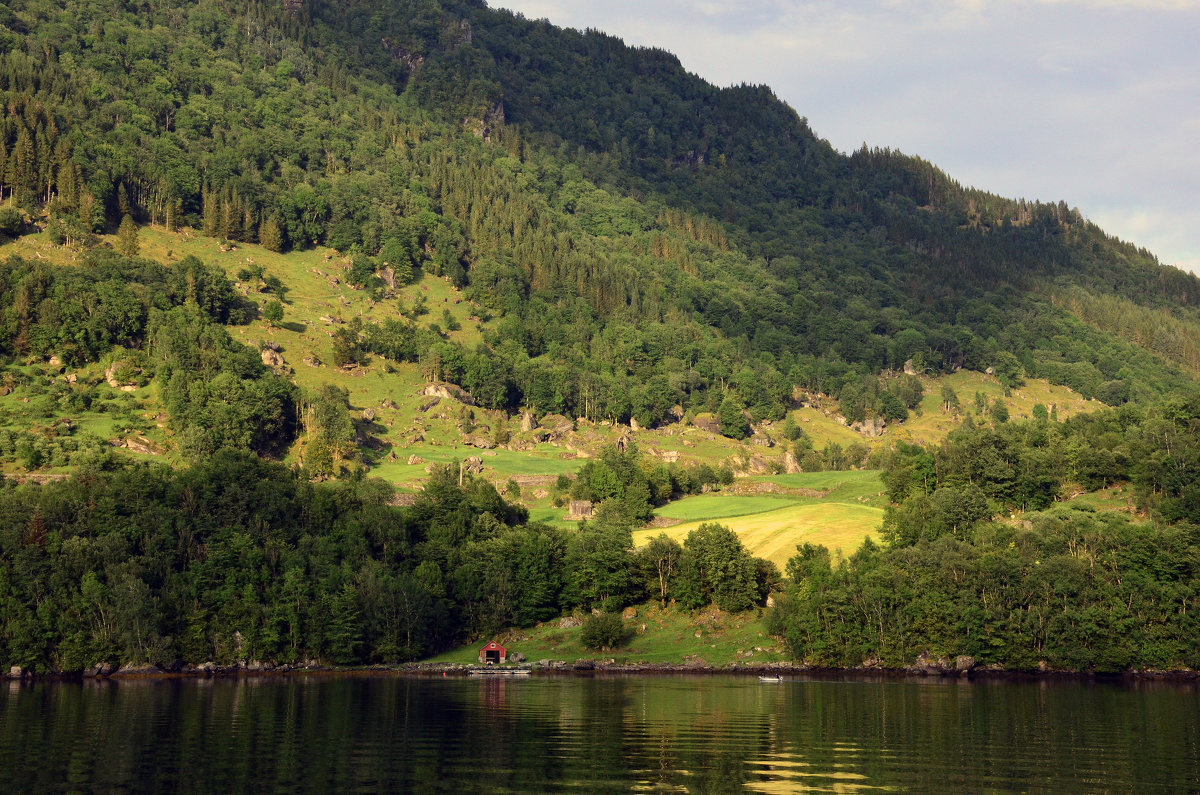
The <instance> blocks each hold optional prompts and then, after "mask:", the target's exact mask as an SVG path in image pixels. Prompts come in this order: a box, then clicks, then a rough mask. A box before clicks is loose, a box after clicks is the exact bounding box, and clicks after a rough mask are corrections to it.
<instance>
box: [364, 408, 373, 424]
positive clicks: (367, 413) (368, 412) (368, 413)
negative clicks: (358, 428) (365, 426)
mask: <svg viewBox="0 0 1200 795" xmlns="http://www.w3.org/2000/svg"><path fill="white" fill-rule="evenodd" d="M363 419H364V420H366V421H367V422H374V421H375V409H363Z"/></svg>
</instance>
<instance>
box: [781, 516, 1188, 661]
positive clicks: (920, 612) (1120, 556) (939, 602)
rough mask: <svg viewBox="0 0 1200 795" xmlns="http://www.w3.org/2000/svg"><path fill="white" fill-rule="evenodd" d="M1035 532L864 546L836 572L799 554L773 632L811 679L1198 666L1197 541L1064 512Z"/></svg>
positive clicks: (1174, 531)
mask: <svg viewBox="0 0 1200 795" xmlns="http://www.w3.org/2000/svg"><path fill="white" fill-rule="evenodd" d="M921 499H925V498H921ZM1029 521H1030V523H1031V529H1028V530H1023V529H1018V528H1014V527H1011V526H1007V525H982V526H980V527H979V529H977V530H976V532H975V533H974V537H973V538H972V539H970V540H965V539H962V538H959V537H955V536H954V535H953V534H946V535H940V536H938V537H936V538H924V539H921V540H919V541H917V542H916V543H914V544H913V545H912V546H893V547H892V548H891V549H887V550H882V549H879V548H878V547H875V546H873V545H870V544H867V545H864V546H863V548H862V549H860V550H859V551H858V552H856V553H855V554H854V555H853V556H851V558H850V560H849V561H848V563H847V564H846V565H843V566H839V567H837V568H831V567H830V561H829V556H828V553H827V552H824V550H818V549H814V548H811V547H806V548H802V549H801V550H800V554H799V555H797V556H796V557H794V558H792V560H791V561H790V562H789V563H788V567H787V568H788V574H789V576H790V577H791V579H792V582H791V585H790V586H789V589H788V597H787V598H786V599H782V600H780V601H779V606H778V607H777V608H776V609H775V610H774V615H772V616H771V619H770V620H771V623H772V625H773V626H775V627H776V628H778V629H780V630H782V632H783V634H784V637H785V638H786V642H787V645H788V649H789V652H790V653H791V654H792V655H793V656H794V657H796V658H797V659H802V660H805V661H806V662H809V663H811V664H815V665H834V666H847V665H857V664H860V663H861V662H862V661H863V660H864V659H867V658H869V657H874V658H876V659H878V660H880V661H881V662H882V663H883V664H884V665H892V666H902V665H911V664H912V661H913V660H914V659H915V658H916V657H917V655H919V654H928V655H931V656H941V657H947V658H950V659H953V658H954V657H955V656H956V655H960V654H964V655H969V656H972V657H974V658H975V659H976V661H977V662H979V663H980V664H985V665H986V664H992V663H1000V664H1002V665H1004V666H1006V667H1009V668H1025V669H1033V668H1036V667H1038V666H1039V665H1040V664H1042V663H1045V664H1048V665H1050V666H1051V667H1053V668H1057V669H1067V670H1078V671H1101V672H1117V671H1125V670H1129V669H1131V668H1140V667H1151V668H1172V667H1193V666H1194V665H1195V664H1196V662H1197V652H1196V648H1195V644H1194V643H1192V642H1191V638H1192V637H1194V633H1195V632H1196V631H1197V628H1196V626H1195V624H1196V621H1197V619H1196V617H1195V616H1194V615H1193V614H1192V613H1193V612H1194V611H1190V610H1184V609H1182V604H1183V603H1184V602H1185V601H1190V600H1191V599H1192V598H1194V595H1195V594H1196V593H1197V591H1198V589H1200V568H1198V566H1200V558H1198V557H1197V554H1196V549H1197V547H1196V538H1195V533H1194V530H1193V529H1192V528H1190V527H1187V526H1179V527H1155V526H1152V525H1145V524H1143V525H1134V524H1132V523H1131V522H1130V521H1129V519H1128V518H1127V517H1124V516H1121V515H1119V514H1092V513H1089V512H1084V511H1075V510H1071V509H1065V508H1059V509H1055V510H1053V511H1050V512H1046V513H1042V514H1033V515H1031V516H1030V517H1029ZM1168 560H1169V561H1170V563H1168V564H1165V565H1164V563H1163V561H1168ZM1181 600H1182V601H1181Z"/></svg>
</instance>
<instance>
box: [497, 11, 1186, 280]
mask: <svg viewBox="0 0 1200 795" xmlns="http://www.w3.org/2000/svg"><path fill="white" fill-rule="evenodd" d="M489 4H490V5H491V6H493V7H502V8H508V9H511V10H513V11H519V12H521V13H523V14H524V15H525V16H526V17H529V18H531V19H542V18H546V19H549V20H550V21H551V22H553V23H554V24H556V25H560V26H564V27H573V28H579V29H583V28H589V27H590V28H598V29H600V30H603V31H605V32H608V33H612V34H614V35H617V36H620V37H621V38H623V39H624V40H625V41H626V42H628V43H629V44H634V45H645V46H656V47H662V48H663V49H666V50H670V51H671V52H673V53H675V54H676V55H678V56H679V59H680V60H681V61H682V62H683V65H684V67H685V68H686V69H688V70H689V71H692V72H695V73H696V74H699V75H700V76H701V77H703V78H705V79H706V80H708V81H710V82H712V83H715V84H716V85H719V86H726V85H730V84H734V83H743V82H745V83H765V84H767V85H769V86H771V88H773V89H774V90H775V93H776V94H777V95H778V96H779V97H780V98H781V99H783V100H784V101H785V102H787V103H788V104H789V105H791V106H792V107H793V108H795V109H796V111H797V112H798V113H799V114H800V115H801V116H805V117H807V118H808V121H809V125H810V126H811V127H812V129H813V130H814V131H815V132H816V133H817V135H819V136H821V137H823V138H826V139H828V140H829V142H830V143H831V144H833V145H834V147H836V148H837V149H839V150H841V151H843V152H848V151H851V150H853V149H856V148H858V147H859V146H860V145H861V144H862V143H863V142H866V143H867V144H868V145H870V146H873V147H874V146H880V147H891V148H893V149H899V150H901V151H903V152H905V153H907V154H915V155H920V156H921V157H923V158H925V159H926V160H929V161H931V162H932V163H934V164H935V165H937V166H939V167H940V168H942V169H943V170H945V171H946V172H948V173H949V174H950V175H951V176H952V177H954V178H955V179H957V180H958V181H959V182H961V183H963V184H964V185H972V186H975V187H978V188H982V189H985V190H988V191H991V192H993V193H998V194H1001V195H1004V196H1010V197H1013V198H1022V197H1023V198H1026V199H1040V200H1042V201H1053V202H1057V201H1059V200H1063V201H1066V202H1067V204H1069V205H1070V206H1072V207H1078V208H1079V210H1080V211H1081V212H1082V213H1083V214H1084V215H1085V216H1086V217H1088V218H1090V219H1091V220H1093V221H1095V222H1096V223H1097V224H1099V225H1100V226H1101V227H1102V228H1104V229H1105V230H1106V231H1108V232H1109V233H1110V234H1115V235H1117V236H1119V237H1121V238H1124V239H1126V240H1129V241H1132V242H1134V243H1136V244H1138V245H1140V246H1145V247H1146V248H1148V249H1150V250H1151V251H1152V252H1154V253H1155V254H1156V255H1158V257H1159V258H1160V259H1161V260H1162V261H1163V262H1165V263H1167V264H1171V265H1179V266H1181V267H1186V268H1190V269H1191V270H1194V271H1197V272H1200V0H996V1H994V2H993V0H904V1H902V0H841V1H840V2H839V1H838V0H815V1H814V0H750V1H749V2H714V1H713V0H636V1H635V0H489Z"/></svg>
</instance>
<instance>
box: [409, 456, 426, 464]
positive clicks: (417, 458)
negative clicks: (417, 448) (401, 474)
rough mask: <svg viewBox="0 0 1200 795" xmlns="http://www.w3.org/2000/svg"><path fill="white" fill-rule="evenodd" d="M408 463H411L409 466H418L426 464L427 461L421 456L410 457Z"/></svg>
mask: <svg viewBox="0 0 1200 795" xmlns="http://www.w3.org/2000/svg"><path fill="white" fill-rule="evenodd" d="M408 463H409V466H414V465H416V464H424V463H425V459H424V458H421V456H419V455H410V456H409V457H408Z"/></svg>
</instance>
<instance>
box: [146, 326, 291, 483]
mask: <svg viewBox="0 0 1200 795" xmlns="http://www.w3.org/2000/svg"><path fill="white" fill-rule="evenodd" d="M147 336H148V338H149V340H150V343H149V352H150V356H151V358H152V360H153V361H154V363H155V378H156V379H157V380H158V381H159V382H160V383H161V384H162V393H163V402H164V403H165V404H166V407H167V411H168V414H169V415H170V426H171V428H172V430H174V431H175V433H176V435H177V439H178V445H179V449H180V451H182V452H183V453H184V454H185V455H187V456H188V457H190V458H193V459H201V458H204V457H207V456H211V455H212V454H213V453H215V452H216V451H218V450H220V449H223V448H233V449H237V450H247V449H248V450H254V451H255V452H258V453H260V454H264V455H272V454H278V453H280V452H281V451H282V450H283V449H285V448H286V447H287V445H288V444H290V442H291V441H292V438H293V437H294V435H295V400H296V397H295V387H294V386H293V385H292V384H290V383H288V382H287V381H285V380H284V379H283V378H281V377H280V376H277V375H275V374H274V373H272V372H271V371H270V370H269V369H268V368H267V367H266V366H265V365H263V363H262V361H261V359H260V357H259V355H258V354H257V353H256V352H255V351H254V350H253V349H252V348H249V347H247V346H245V345H242V344H241V343H239V342H235V341H234V340H233V339H232V338H231V337H230V336H229V332H228V331H226V330H225V329H224V328H222V327H220V326H217V325H214V324H212V323H211V322H209V321H208V320H207V319H206V318H205V317H204V316H203V315H202V314H201V313H200V312H199V310H198V309H196V308H195V307H194V306H184V307H179V308H175V309H171V310H167V311H158V312H155V313H154V314H153V315H152V316H151V319H150V322H149V324H148V327H147Z"/></svg>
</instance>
